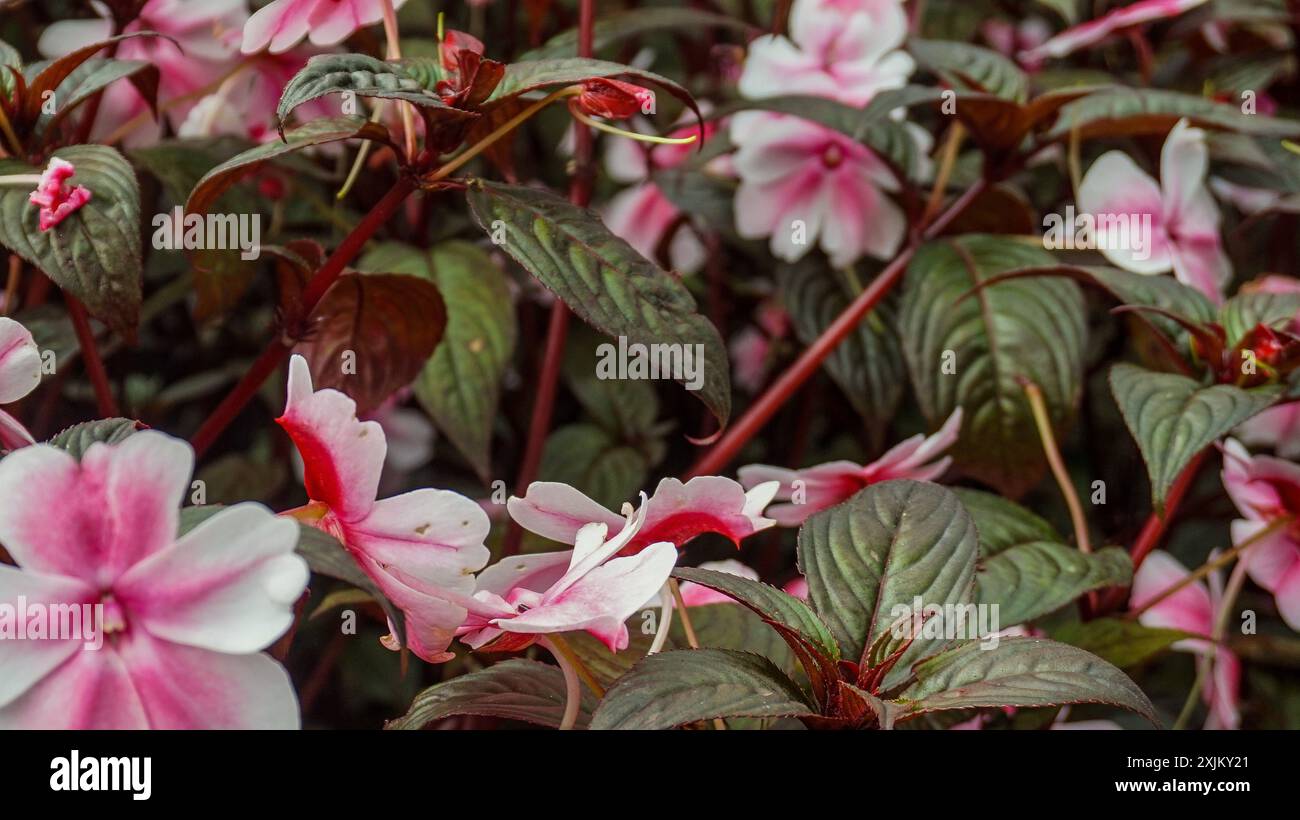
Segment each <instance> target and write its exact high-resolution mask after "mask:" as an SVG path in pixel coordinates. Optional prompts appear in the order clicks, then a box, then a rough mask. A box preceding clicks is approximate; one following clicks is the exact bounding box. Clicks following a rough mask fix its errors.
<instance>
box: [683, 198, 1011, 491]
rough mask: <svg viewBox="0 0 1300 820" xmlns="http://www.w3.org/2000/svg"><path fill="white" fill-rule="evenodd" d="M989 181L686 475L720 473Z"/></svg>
mask: <svg viewBox="0 0 1300 820" xmlns="http://www.w3.org/2000/svg"><path fill="white" fill-rule="evenodd" d="M986 185H987V183H986V182H985V181H984V180H980V181H978V182H976V183H975V184H974V185H972V186H971V187H970V188H969V189H967V190H966V192H965V193H963V194H962V195H961V196H959V197H958V198H957V199H956V200H954V201H953V203H952V204H951V205H949V206H948V209H947V210H946V211H944V212H943V214H941V215H940V216H939V218H938V219H936V220H935V221H934V223H933V224H931V225H930V226H929V228H928V229H926V230H925V231H924V232H923V233H920V234H918V236H917V237H916V238H914V239H913V240H912V242H910V243H909V244H908V246H907V247H906V248H904V249H903V252H902V253H900V254H899V255H898V257H897V258H895V259H894V261H893V262H890V263H889V266H888V267H886V268H885V269H884V270H883V271H881V272H880V275H879V276H877V277H876V278H875V279H873V280H872V282H871V284H870V285H868V286H867V288H866V290H864V291H862V293H860V294H858V297H857V298H856V299H854V300H853V302H852V303H850V304H849V306H848V307H847V308H845V309H844V312H843V313H841V314H840V315H839V316H837V317H836V318H835V321H834V322H832V323H831V325H830V327H828V328H826V330H824V331H822V335H821V336H818V337H817V340H816V341H814V342H813V343H812V344H811V345H809V346H808V347H807V348H806V349H805V350H804V352H803V353H802V354H801V355H800V356H799V358H798V359H796V360H795V362H794V364H792V365H790V367H789V369H787V370H786V371H785V372H784V373H782V374H781V376H780V378H778V379H777V380H776V381H775V382H773V384H772V385H771V386H770V387H769V388H768V389H767V391H766V392H764V393H763V395H762V396H760V397H759V398H758V400H757V401H755V402H754V404H753V405H751V406H750V408H749V409H748V410H747V411H745V414H744V415H743V416H741V417H740V419H739V420H738V421H736V423H735V424H733V425H732V426H731V428H730V429H728V430H727V432H726V434H724V435H723V437H722V439H721V440H720V441H719V442H718V443H717V444H715V445H714V446H713V449H711V450H709V452H707V453H705V454H704V457H703V458H701V459H700V460H699V461H697V462H696V463H695V466H694V467H692V468H691V469H690V472H689V473H687V475H686V478H688V479H689V478H693V477H695V476H699V475H717V474H719V473H721V472H722V470H723V468H725V467H726V466H727V465H728V464H729V463H731V460H732V459H733V458H735V457H736V454H737V453H738V452H740V449H741V448H742V447H744V446H745V445H746V444H747V443H749V440H750V439H751V438H753V437H754V435H755V434H756V433H758V431H759V430H761V429H762V428H763V425H765V424H767V422H768V421H769V420H771V418H772V416H773V415H775V414H776V411H777V410H779V409H781V406H782V405H783V404H785V403H786V401H788V400H789V398H790V397H791V396H793V395H794V394H795V391H797V390H798V389H799V388H800V387H801V386H802V385H803V383H804V382H806V381H808V379H809V378H810V377H811V376H812V375H813V374H814V373H816V372H817V368H818V367H820V366H821V363H822V362H823V361H824V360H825V359H826V357H827V356H829V355H830V354H831V352H832V351H833V350H835V348H836V347H837V346H839V344H840V342H842V341H844V339H845V337H847V336H848V335H849V334H850V333H851V332H853V329H854V328H856V327H857V326H858V323H859V322H861V321H862V319H863V318H864V317H865V316H866V315H867V314H868V313H870V312H871V310H872V309H873V308H874V307H875V306H876V305H877V304H879V303H880V300H882V299H884V298H885V296H887V295H888V294H889V292H890V290H892V289H893V287H894V285H896V284H898V282H899V280H900V279H902V277H903V271H905V270H906V269H907V264H908V262H910V261H911V260H912V255H913V254H914V253H916V250H917V248H919V247H920V246H921V243H922V242H924V241H926V240H929V239H933V238H934V237H936V236H938V235H939V234H940V233H942V232H943V229H944V228H946V227H947V226H948V225H949V224H950V223H951V222H952V220H954V219H956V218H957V216H958V215H960V214H961V212H962V211H963V210H965V209H966V207H967V206H968V205H970V203H971V202H973V201H974V200H975V198H976V197H977V196H979V194H980V193H981V192H982V191H983V190H984V188H985V187H986Z"/></svg>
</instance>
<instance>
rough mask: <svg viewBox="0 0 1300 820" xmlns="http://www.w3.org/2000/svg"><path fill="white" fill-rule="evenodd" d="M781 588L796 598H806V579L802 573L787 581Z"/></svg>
mask: <svg viewBox="0 0 1300 820" xmlns="http://www.w3.org/2000/svg"><path fill="white" fill-rule="evenodd" d="M783 589H784V590H785V591H786V592H788V593H790V594H791V595H793V596H794V597H796V598H802V599H803V600H805V601H806V600H808V579H807V578H804V577H803V576H802V575H801V576H799V577H798V578H792V579H791V580H789V581H787V582H786V584H785V586H784V587H783Z"/></svg>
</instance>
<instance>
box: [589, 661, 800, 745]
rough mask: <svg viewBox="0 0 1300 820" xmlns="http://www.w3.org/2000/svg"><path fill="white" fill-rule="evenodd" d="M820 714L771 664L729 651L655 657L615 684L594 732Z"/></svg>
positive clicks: (594, 721) (597, 716)
mask: <svg viewBox="0 0 1300 820" xmlns="http://www.w3.org/2000/svg"><path fill="white" fill-rule="evenodd" d="M811 714H815V712H814V710H813V708H812V707H811V705H809V703H808V702H807V700H806V699H805V697H804V694H803V692H801V691H799V687H798V686H796V685H795V684H794V682H793V681H791V680H790V679H789V678H787V677H786V676H785V675H783V674H782V673H781V670H779V669H777V668H776V667H775V666H774V665H773V664H772V662H771V661H769V660H768V659H767V658H763V657H759V656H758V655H751V654H749V653H748V652H734V651H731V650H727V649H693V650H679V651H674V652H661V653H659V654H657V655H651V656H649V657H647V658H645V659H644V660H642V661H641V662H639V663H638V664H637V665H636V666H634V667H633V668H632V671H630V672H628V673H627V674H626V675H624V676H623V677H622V678H620V679H619V680H618V682H617V683H615V684H614V686H613V688H611V689H610V690H609V691H608V692H606V693H605V698H604V700H602V701H601V702H600V706H599V707H598V708H597V709H596V714H595V715H594V716H592V719H591V728H592V729H671V728H673V727H674V726H682V725H684V724H687V723H695V722H696V721H701V720H709V719H711V718H725V717H733V716H738V717H799V716H804V715H811Z"/></svg>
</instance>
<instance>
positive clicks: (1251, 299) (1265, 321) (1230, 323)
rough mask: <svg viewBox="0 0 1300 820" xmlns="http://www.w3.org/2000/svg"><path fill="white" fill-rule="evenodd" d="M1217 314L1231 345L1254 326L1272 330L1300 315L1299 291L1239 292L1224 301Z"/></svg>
mask: <svg viewBox="0 0 1300 820" xmlns="http://www.w3.org/2000/svg"><path fill="white" fill-rule="evenodd" d="M1219 315H1220V322H1221V323H1222V324H1223V330H1224V332H1225V333H1227V336H1228V342H1227V346H1228V347H1230V348H1231V347H1233V346H1234V345H1236V344H1237V342H1239V341H1241V337H1243V336H1245V335H1246V334H1247V333H1249V332H1250V331H1252V330H1254V329H1255V326H1256V325H1265V326H1267V327H1271V328H1273V329H1274V330H1285V329H1286V328H1287V327H1289V326H1290V325H1291V323H1292V322H1294V321H1295V320H1296V317H1297V316H1300V293H1266V292H1263V291H1254V292H1251V293H1238V294H1237V295H1236V296H1234V297H1232V298H1231V299H1229V300H1228V301H1227V303H1226V304H1224V306H1223V308H1222V310H1221V311H1220V313H1219Z"/></svg>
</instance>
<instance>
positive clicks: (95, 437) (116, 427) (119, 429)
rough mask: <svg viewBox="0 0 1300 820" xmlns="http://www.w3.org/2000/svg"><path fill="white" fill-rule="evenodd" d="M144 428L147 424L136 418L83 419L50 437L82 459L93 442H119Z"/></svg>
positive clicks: (53, 443) (62, 448) (59, 446)
mask: <svg viewBox="0 0 1300 820" xmlns="http://www.w3.org/2000/svg"><path fill="white" fill-rule="evenodd" d="M143 429H145V426H144V425H143V424H141V423H140V422H138V421H135V420H134V419H122V418H114V419H98V420H96V421H83V422H82V423H81V424H74V425H72V426H71V427H69V428H67V429H66V430H64V431H62V432H60V433H59V434H58V435H56V436H55V437H54V438H52V439H50V441H49V443H50V444H52V445H53V446H55V447H58V448H59V449H60V450H67V451H68V452H69V453H71V454H72V455H73V456H74V457H76V458H77V459H78V460H80V458H81V456H82V455H83V454H85V452H86V449H87V448H88V447H90V445H92V444H95V443H99V442H102V443H104V444H117V443H118V442H120V441H121V440H122V439H124V438H126V437H127V436H129V435H131V434H132V433H134V432H136V431H137V430H143Z"/></svg>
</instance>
